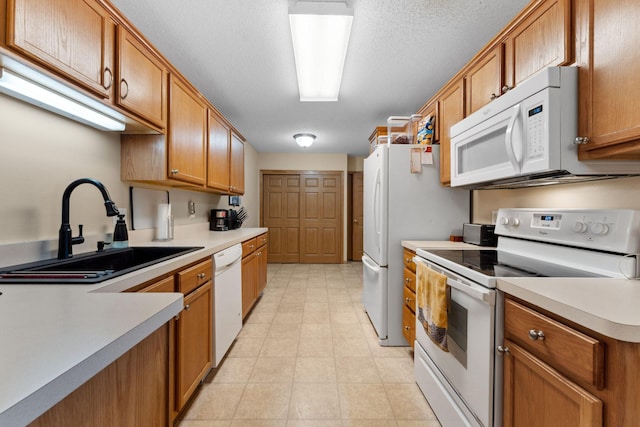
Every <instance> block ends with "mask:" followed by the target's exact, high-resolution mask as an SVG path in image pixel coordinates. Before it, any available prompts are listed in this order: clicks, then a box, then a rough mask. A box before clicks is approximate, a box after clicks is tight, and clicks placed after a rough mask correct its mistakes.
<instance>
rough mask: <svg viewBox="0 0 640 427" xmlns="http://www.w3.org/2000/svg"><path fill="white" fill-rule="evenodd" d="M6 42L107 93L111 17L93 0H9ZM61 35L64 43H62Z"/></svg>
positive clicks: (111, 71)
mask: <svg viewBox="0 0 640 427" xmlns="http://www.w3.org/2000/svg"><path fill="white" fill-rule="evenodd" d="M6 25H7V39H6V43H7V46H8V47H10V48H12V49H14V50H15V51H17V52H18V53H20V54H21V55H23V56H25V57H27V58H29V59H30V60H33V61H35V62H36V63H38V64H40V65H44V66H46V67H48V68H50V69H52V70H54V71H55V72H57V73H58V74H61V75H62V76H63V77H66V78H68V79H70V80H71V81H72V82H73V83H74V84H77V85H80V86H81V87H82V88H84V89H86V90H88V91H90V92H91V93H93V94H95V95H97V96H98V97H99V98H101V99H110V98H111V96H112V93H113V86H114V84H113V83H114V79H115V67H114V63H115V49H114V40H115V35H114V34H115V33H114V31H115V22H114V21H113V20H112V19H111V17H110V15H109V13H108V11H107V10H106V9H105V8H103V7H102V6H101V5H100V4H99V3H98V2H96V1H93V0H8V1H7V22H6ZM61 40H64V41H65V42H64V43H61Z"/></svg>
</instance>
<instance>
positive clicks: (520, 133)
mask: <svg viewBox="0 0 640 427" xmlns="http://www.w3.org/2000/svg"><path fill="white" fill-rule="evenodd" d="M612 108H615V107H614V106H612ZM577 130H578V68H577V67H548V68H545V69H543V70H541V71H540V72H538V73H537V74H535V75H534V76H532V77H530V78H529V79H527V80H526V81H524V82H522V83H520V84H519V85H518V86H516V87H515V88H514V89H512V90H511V91H509V92H507V93H505V94H504V95H502V96H500V97H499V98H497V99H496V100H494V101H492V102H491V103H489V104H488V105H486V106H485V107H482V108H481V109H480V110H478V111H476V112H474V113H473V114H471V115H469V116H468V117H467V118H465V119H464V120H462V121H460V122H458V123H456V124H455V125H453V126H451V130H450V135H451V186H452V187H458V186H467V187H471V188H491V187H494V188H500V187H504V188H513V187H523V186H530V185H543V184H553V183H561V182H570V181H576V180H582V181H584V180H591V179H603V178H608V177H615V176H628V175H638V174H640V162H633V161H602V160H594V161H585V162H581V161H579V160H578V145H577V143H578V142H580V141H579V140H577V137H578V133H577Z"/></svg>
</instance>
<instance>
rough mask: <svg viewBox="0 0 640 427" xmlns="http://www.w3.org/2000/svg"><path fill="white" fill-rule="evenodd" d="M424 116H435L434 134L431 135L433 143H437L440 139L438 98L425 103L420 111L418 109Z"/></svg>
mask: <svg viewBox="0 0 640 427" xmlns="http://www.w3.org/2000/svg"><path fill="white" fill-rule="evenodd" d="M418 114H420V115H421V116H422V117H433V118H434V119H433V135H432V136H431V143H432V144H435V143H436V142H438V141H440V103H439V102H438V99H437V98H435V99H432V100H431V101H429V102H428V103H427V104H425V105H424V106H423V107H422V108H421V109H420V111H418Z"/></svg>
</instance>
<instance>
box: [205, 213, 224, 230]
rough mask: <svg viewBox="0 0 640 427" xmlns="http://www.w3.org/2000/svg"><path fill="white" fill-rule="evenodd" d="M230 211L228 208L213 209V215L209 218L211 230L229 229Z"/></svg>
mask: <svg viewBox="0 0 640 427" xmlns="http://www.w3.org/2000/svg"><path fill="white" fill-rule="evenodd" d="M228 216H229V211H228V210H226V209H211V216H210V218H209V230H213V231H227V230H228V229H229V226H228V221H227V219H228Z"/></svg>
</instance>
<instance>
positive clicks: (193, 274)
mask: <svg viewBox="0 0 640 427" xmlns="http://www.w3.org/2000/svg"><path fill="white" fill-rule="evenodd" d="M212 276H213V263H212V261H211V258H205V259H203V260H201V261H199V262H196V263H195V264H193V265H191V266H188V267H186V268H183V269H180V270H178V271H176V272H174V273H173V274H171V275H169V276H167V277H165V278H163V279H159V280H156V281H154V282H151V283H149V284H147V285H143V287H142V289H139V290H138V292H182V293H184V294H185V296H184V310H182V312H181V313H180V314H179V315H178V316H177V317H176V318H175V319H174V320H171V321H170V322H169V325H168V327H169V343H170V345H169V351H168V360H169V363H168V381H167V390H168V399H167V402H168V405H167V406H168V407H167V411H165V412H168V415H167V416H168V419H169V420H170V423H169V424H173V421H174V420H175V419H176V418H177V416H178V414H179V413H180V411H182V409H183V408H184V407H185V404H186V403H187V402H188V401H189V399H190V398H191V396H193V394H194V392H195V391H196V389H197V388H198V385H199V384H200V382H201V381H202V379H203V378H204V377H205V375H206V374H207V373H208V372H209V370H210V369H211V366H212V363H213V353H212V348H213V344H212V340H213V295H212V292H213V281H212Z"/></svg>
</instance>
